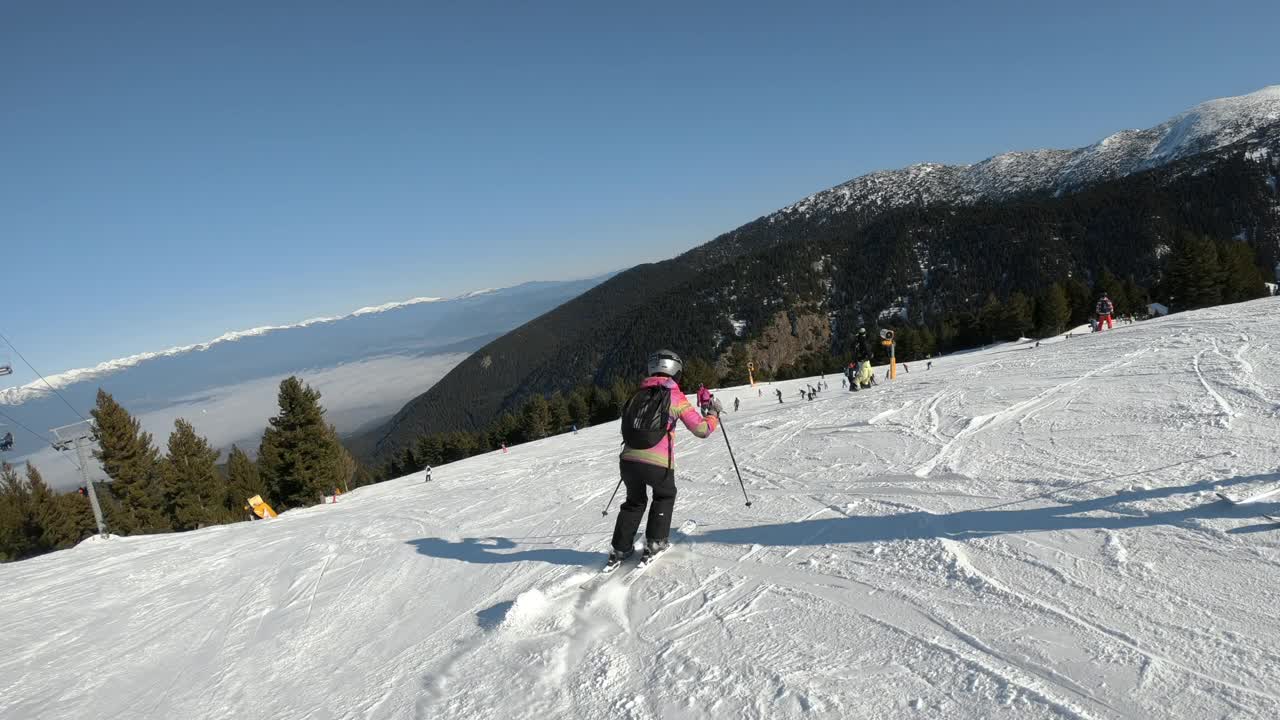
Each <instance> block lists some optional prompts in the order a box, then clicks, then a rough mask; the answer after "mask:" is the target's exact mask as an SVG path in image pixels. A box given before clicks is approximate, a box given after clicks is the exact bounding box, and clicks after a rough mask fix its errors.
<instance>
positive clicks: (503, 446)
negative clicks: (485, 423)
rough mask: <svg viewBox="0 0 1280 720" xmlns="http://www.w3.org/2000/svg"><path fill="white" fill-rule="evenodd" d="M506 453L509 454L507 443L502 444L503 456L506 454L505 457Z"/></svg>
mask: <svg viewBox="0 0 1280 720" xmlns="http://www.w3.org/2000/svg"><path fill="white" fill-rule="evenodd" d="M506 453H507V444H506V443H502V454H504V455H505V454H506Z"/></svg>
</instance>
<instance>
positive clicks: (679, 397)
mask: <svg viewBox="0 0 1280 720" xmlns="http://www.w3.org/2000/svg"><path fill="white" fill-rule="evenodd" d="M681 369H683V364H682V363H681V362H680V357H679V356H678V355H676V354H675V353H674V352H672V351H670V350H659V351H658V352H655V353H653V354H652V355H650V356H649V361H648V370H649V377H648V378H646V379H645V380H644V382H642V383H640V390H638V391H637V392H636V394H635V395H633V396H632V397H631V400H629V401H628V402H627V405H626V407H625V408H623V411H622V421H623V422H622V427H623V436H624V438H626V437H628V429H632V428H634V429H636V430H640V431H642V430H643V429H645V428H652V427H653V423H654V422H657V423H658V424H659V426H660V427H661V428H665V433H663V434H662V435H661V439H660V440H659V441H658V442H657V444H656V445H652V446H650V447H647V448H641V447H633V446H632V444H631V442H626V441H624V443H623V448H622V454H621V455H620V457H619V462H618V465H619V472H621V474H622V482H623V483H624V484H625V485H626V486H627V499H626V501H625V502H623V503H622V507H621V508H619V510H618V520H617V522H616V523H615V524H614V526H613V544H612V547H611V548H610V551H609V563H610V564H616V563H619V562H622V561H623V560H625V559H626V558H628V557H630V556H631V554H632V552H634V548H633V547H632V539H633V538H634V537H635V535H636V530H637V529H639V527H640V519H641V516H643V515H644V509H645V506H646V505H648V503H649V498H648V496H647V491H646V488H647V487H652V488H653V505H652V507H650V508H649V520H648V522H647V523H646V524H645V530H644V535H645V547H644V556H645V559H646V560H647V559H648V558H650V557H652V556H654V555H656V554H657V553H660V552H662V551H663V550H665V549H666V548H667V547H668V546H670V541H669V540H668V536H669V535H670V534H671V512H672V510H673V509H674V507H675V503H676V473H675V426H676V421H677V420H679V421H680V422H682V423H684V426H685V427H686V428H688V429H689V432H691V433H693V434H694V435H696V436H697V437H700V438H706V437H708V436H710V435H711V433H713V432H715V430H716V428H717V427H719V426H720V413H721V411H722V410H723V408H722V407H721V406H720V401H719V400H716V399H715V398H710V399H709V409H710V414H709V415H707V416H705V417H704V416H702V415H700V414H699V413H698V411H697V410H695V409H694V407H693V406H692V405H690V404H689V399H688V398H686V397H685V395H684V393H683V392H681V391H680V386H679V385H677V384H676V381H675V377H676V376H677V375H679V374H680V370H681ZM651 416H652V417H651ZM658 432H662V430H661V429H660V430H658ZM640 434H644V433H643V432H641V433H640ZM632 442H635V438H633V439H632Z"/></svg>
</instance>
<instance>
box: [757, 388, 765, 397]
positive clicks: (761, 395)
mask: <svg viewBox="0 0 1280 720" xmlns="http://www.w3.org/2000/svg"><path fill="white" fill-rule="evenodd" d="M756 397H764V388H756Z"/></svg>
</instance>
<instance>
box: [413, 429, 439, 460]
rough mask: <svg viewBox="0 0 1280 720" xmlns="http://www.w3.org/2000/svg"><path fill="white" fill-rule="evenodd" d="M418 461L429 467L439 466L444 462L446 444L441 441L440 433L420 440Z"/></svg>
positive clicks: (425, 436) (424, 436)
mask: <svg viewBox="0 0 1280 720" xmlns="http://www.w3.org/2000/svg"><path fill="white" fill-rule="evenodd" d="M418 459H420V460H422V462H424V463H426V464H427V465H439V464H440V463H442V462H444V442H442V441H441V439H440V435H439V434H438V433H433V434H431V435H423V436H422V437H420V438H418Z"/></svg>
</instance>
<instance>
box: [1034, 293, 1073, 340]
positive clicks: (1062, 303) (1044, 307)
mask: <svg viewBox="0 0 1280 720" xmlns="http://www.w3.org/2000/svg"><path fill="white" fill-rule="evenodd" d="M1036 310H1037V311H1038V312H1037V315H1038V316H1039V317H1037V319H1036V320H1037V324H1038V325H1039V328H1040V331H1039V335H1040V337H1049V336H1051V335H1057V334H1059V333H1061V332H1062V331H1063V330H1065V329H1066V327H1067V322H1068V321H1070V320H1071V306H1070V305H1069V304H1068V303H1067V294H1066V292H1064V291H1063V289H1062V286H1061V285H1059V284H1058V283H1054V284H1052V285H1050V286H1049V289H1048V290H1046V291H1045V293H1044V297H1042V298H1041V299H1040V302H1039V303H1037V304H1036Z"/></svg>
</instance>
